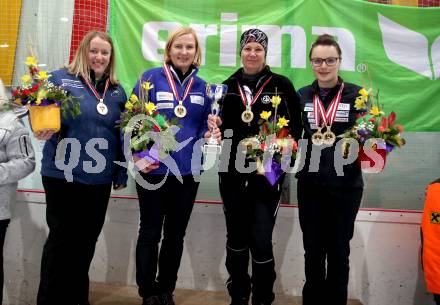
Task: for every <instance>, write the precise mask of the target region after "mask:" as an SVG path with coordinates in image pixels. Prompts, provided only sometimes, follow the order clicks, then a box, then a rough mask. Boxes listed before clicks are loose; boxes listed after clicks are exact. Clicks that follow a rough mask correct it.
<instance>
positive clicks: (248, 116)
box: [237, 76, 272, 125]
mask: <svg viewBox="0 0 440 305" xmlns="http://www.w3.org/2000/svg"><path fill="white" fill-rule="evenodd" d="M271 79H272V76H270V77H269V78H268V79H267V80H266V81H265V82H264V83H263V85H262V86H261V87H260V89H259V90H258V91H257V94H255V96H254V97H252V92H251V90H250V89H249V87H248V86H243V88H242V86H241V85H240V82H238V81H237V85H238V92H239V93H240V98H241V101H242V102H243V105H244V106H245V110H244V111H243V112H242V113H241V120H242V121H243V122H244V123H247V124H248V125H250V124H251V122H252V120H253V119H254V113H253V112H252V105H253V104H254V103H255V102H256V101H257V99H258V97H259V96H260V94H261V92H263V89H264V87H266V85H267V83H268V82H269V81H270V80H271Z"/></svg>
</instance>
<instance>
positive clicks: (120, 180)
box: [113, 86, 128, 185]
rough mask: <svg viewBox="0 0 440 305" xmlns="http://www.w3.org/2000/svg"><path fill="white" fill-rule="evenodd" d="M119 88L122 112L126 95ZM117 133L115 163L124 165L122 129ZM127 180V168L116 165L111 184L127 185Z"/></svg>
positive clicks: (122, 89)
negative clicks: (117, 141)
mask: <svg viewBox="0 0 440 305" xmlns="http://www.w3.org/2000/svg"><path fill="white" fill-rule="evenodd" d="M119 87H120V88H119V89H120V90H121V92H122V101H121V112H122V111H123V109H124V107H125V101H126V100H127V95H126V94H125V91H124V88H122V86H119ZM119 133H120V137H119V143H118V154H117V156H118V158H117V161H119V162H122V163H125V162H126V159H125V155H124V147H123V145H124V141H123V137H124V134H123V132H122V129H120V128H119ZM127 180H128V175H127V167H124V166H121V165H116V168H115V174H114V175H113V184H120V185H127Z"/></svg>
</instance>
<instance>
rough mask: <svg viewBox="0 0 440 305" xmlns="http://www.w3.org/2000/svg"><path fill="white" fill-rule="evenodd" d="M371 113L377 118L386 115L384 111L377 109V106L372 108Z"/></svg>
mask: <svg viewBox="0 0 440 305" xmlns="http://www.w3.org/2000/svg"><path fill="white" fill-rule="evenodd" d="M370 113H371V114H372V115H375V116H378V115H381V114H384V112H383V111H380V109H379V107H377V106H373V107H371V110H370Z"/></svg>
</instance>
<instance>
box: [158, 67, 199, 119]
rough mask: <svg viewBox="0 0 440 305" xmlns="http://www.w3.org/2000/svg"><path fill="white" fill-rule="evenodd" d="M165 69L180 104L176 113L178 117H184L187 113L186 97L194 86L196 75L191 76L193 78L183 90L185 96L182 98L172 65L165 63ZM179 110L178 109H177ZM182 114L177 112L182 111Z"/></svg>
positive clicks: (169, 83)
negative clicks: (172, 71) (184, 104)
mask: <svg viewBox="0 0 440 305" xmlns="http://www.w3.org/2000/svg"><path fill="white" fill-rule="evenodd" d="M163 69H164V71H165V76H166V77H167V81H168V85H169V86H170V88H171V91H173V95H174V98H175V99H176V101H177V102H178V103H179V105H178V106H176V108H174V109H175V111H174V112H175V113H176V115H177V116H178V117H184V116H185V114H186V108H185V106H183V101H184V100H185V99H186V97H187V96H188V94H189V91H190V90H191V87H192V86H193V83H194V77H191V79H190V80H189V82H188V85H186V88H185V91H184V92H183V97H182V99H180V95H179V92H178V91H177V87H176V83H175V82H174V78H173V75H172V74H171V70H170V67H168V65H167V64H166V63H164V64H163ZM176 110H178V111H176ZM181 112H182V114H183V115H182V114H181V115H178V114H177V113H181Z"/></svg>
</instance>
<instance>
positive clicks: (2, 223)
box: [0, 219, 10, 305]
mask: <svg viewBox="0 0 440 305" xmlns="http://www.w3.org/2000/svg"><path fill="white" fill-rule="evenodd" d="M9 221H10V219H2V220H0V245H1V253H0V269H1V270H0V271H1V272H0V305H1V304H2V302H3V284H4V271H3V246H4V245H5V236H6V229H7V228H8V224H9Z"/></svg>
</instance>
